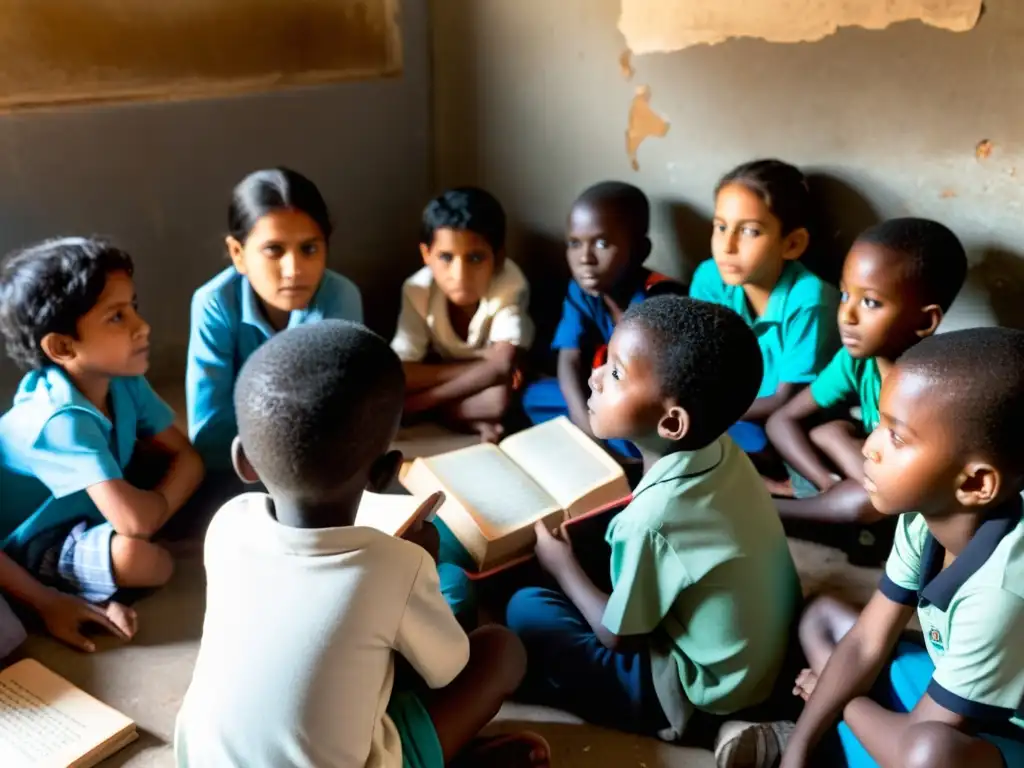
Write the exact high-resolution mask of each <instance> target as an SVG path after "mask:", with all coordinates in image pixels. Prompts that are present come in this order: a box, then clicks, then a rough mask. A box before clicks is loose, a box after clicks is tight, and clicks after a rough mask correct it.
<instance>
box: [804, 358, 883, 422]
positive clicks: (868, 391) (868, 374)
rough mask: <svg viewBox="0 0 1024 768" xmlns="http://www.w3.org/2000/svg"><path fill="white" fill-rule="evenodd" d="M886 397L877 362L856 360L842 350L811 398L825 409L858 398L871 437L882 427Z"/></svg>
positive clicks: (816, 383)
mask: <svg viewBox="0 0 1024 768" xmlns="http://www.w3.org/2000/svg"><path fill="white" fill-rule="evenodd" d="M881 394H882V374H881V373H880V372H879V370H878V363H877V362H875V358H873V357H867V358H863V359H854V358H852V357H850V353H849V352H847V351H846V350H845V349H841V350H839V351H838V352H837V353H836V356H835V357H833V358H832V361H831V362H830V363H829V364H828V365H827V366H825V370H823V371H822V372H821V373H820V374H818V378H816V379H815V380H814V381H813V382H811V397H813V398H814V402H816V403H817V404H818V405H820V406H821V407H822V408H831V407H832V406H835V405H841V404H842V403H844V402H846V401H848V400H853V399H854V398H858V399H859V400H860V419H861V421H862V422H863V423H864V431H865V432H867V433H868V434H870V433H871V431H872V430H874V428H875V427H877V426H878V399H879V397H880V396H881Z"/></svg>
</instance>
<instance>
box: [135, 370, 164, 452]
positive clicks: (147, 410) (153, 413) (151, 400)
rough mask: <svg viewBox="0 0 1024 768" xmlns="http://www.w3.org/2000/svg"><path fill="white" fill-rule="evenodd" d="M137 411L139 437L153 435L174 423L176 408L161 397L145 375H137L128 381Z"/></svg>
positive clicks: (137, 432)
mask: <svg viewBox="0 0 1024 768" xmlns="http://www.w3.org/2000/svg"><path fill="white" fill-rule="evenodd" d="M126 383H127V384H128V387H129V390H130V391H131V394H132V399H133V400H134V401H135V412H136V417H137V418H138V424H137V426H136V430H135V431H136V434H137V435H138V436H139V437H153V436H154V435H159V434H160V433H161V432H163V431H164V430H165V429H167V428H168V427H170V426H171V425H173V424H174V410H173V409H172V408H171V406H169V405H168V404H167V403H166V402H164V400H163V398H161V397H160V395H158V394H157V393H156V392H155V391H154V390H153V387H152V386H151V385H150V383H149V382H148V381H147V380H146V378H145V377H144V376H136V377H134V378H132V379H129V380H128V381H127V382H126Z"/></svg>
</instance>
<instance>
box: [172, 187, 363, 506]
mask: <svg viewBox="0 0 1024 768" xmlns="http://www.w3.org/2000/svg"><path fill="white" fill-rule="evenodd" d="M331 232H332V226H331V220H330V216H329V214H328V212H327V203H325V202H324V199H323V197H322V196H321V195H320V191H319V190H318V189H317V188H316V185H315V184H313V182H312V181H310V180H309V179H307V178H306V177H305V176H303V175H302V174H300V173H296V172H295V171H291V170H288V169H287V168H273V169H269V170H263V171H255V172H254V173H250V174H249V175H248V176H246V177H245V178H244V179H242V181H241V182H239V184H238V186H236V187H235V189H234V192H233V193H232V196H231V205H230V207H229V208H228V236H227V241H226V242H227V249H228V255H229V256H230V257H231V266H230V267H228V268H226V269H224V270H223V271H222V272H220V274H218V275H217V276H216V277H214V278H213V279H212V280H210V281H209V282H208V283H206V284H205V285H203V286H201V287H200V288H199V289H198V290H196V292H195V295H194V296H193V297H192V330H191V335H190V337H189V344H188V367H187V368H186V371H185V395H186V400H187V407H188V432H189V436H190V437H191V438H192V442H193V443H195V446H196V449H197V450H198V451H199V453H200V454H201V455H202V457H203V461H205V462H206V466H207V468H208V469H209V470H210V473H211V478H210V483H209V485H211V486H212V485H216V484H218V483H222V484H223V485H224V486H225V487H226V490H225V495H229V494H230V492H231V491H234V490H238V487H237V485H236V484H235V483H234V482H233V481H234V475H233V473H232V472H231V441H232V439H233V438H234V437H235V435H236V434H237V433H238V431H237V427H236V425H235V412H234V405H233V404H232V400H231V393H232V391H233V390H234V386H235V380H236V379H237V378H238V372H239V370H241V367H242V364H243V363H244V362H245V361H246V359H247V358H248V357H249V355H251V354H252V353H253V352H254V351H255V350H256V348H257V347H259V346H260V345H261V344H263V342H265V341H266V340H267V339H269V338H271V337H272V336H274V335H275V334H276V333H278V332H279V331H281V330H283V329H285V328H294V327H295V326H297V325H304V324H306V323H315V322H318V321H320V320H323V319H325V318H335V319H339V320H352V321H354V322H362V319H363V304H362V298H361V297H360V295H359V289H358V288H356V286H355V285H354V284H353V283H352V282H351V281H350V280H349V279H348V278H346V277H343V276H342V275H340V274H338V273H337V272H334V271H333V270H330V269H328V268H327V245H328V242H329V241H330V239H331ZM211 491H212V489H211ZM216 498H217V497H216V495H214V496H211V499H216ZM214 508H216V502H214Z"/></svg>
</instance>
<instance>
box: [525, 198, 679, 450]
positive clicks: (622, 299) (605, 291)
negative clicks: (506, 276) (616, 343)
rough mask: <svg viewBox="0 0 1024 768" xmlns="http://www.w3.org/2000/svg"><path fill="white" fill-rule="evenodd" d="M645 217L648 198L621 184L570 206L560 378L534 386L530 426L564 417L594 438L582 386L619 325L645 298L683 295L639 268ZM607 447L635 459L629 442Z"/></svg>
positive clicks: (558, 336)
mask: <svg viewBox="0 0 1024 768" xmlns="http://www.w3.org/2000/svg"><path fill="white" fill-rule="evenodd" d="M650 215H651V214H650V204H649V203H648V201H647V196H646V195H645V194H644V193H643V192H641V191H640V190H639V189H637V188H636V187H634V186H633V185H632V184H625V183H623V182H620V181H604V182H601V183H600V184H595V185H594V186H592V187H590V188H588V189H586V190H585V191H584V192H583V194H581V195H580V196H579V197H578V198H577V199H576V202H574V203H573V205H572V210H571V211H570V212H569V220H568V230H567V241H568V247H567V248H566V253H565V256H566V260H567V261H568V262H569V270H570V271H571V272H572V277H573V279H572V282H570V283H569V292H568V295H567V296H566V297H565V302H564V303H563V304H562V318H561V320H560V321H559V323H558V328H557V330H556V331H555V337H554V340H553V341H552V343H551V347H552V349H555V350H557V351H558V379H557V381H556V380H553V379H542V380H540V381H536V382H534V383H533V384H531V385H530V386H529V387H527V389H526V392H525V393H524V395H523V408H524V410H525V411H526V415H527V416H528V417H529V419H530V421H532V422H533V423H534V424H540V423H541V422H544V421H548V420H549V419H553V418H556V417H557V416H568V417H569V418H570V419H571V420H572V422H573V424H575V425H576V426H577V427H579V428H580V429H582V430H583V431H584V432H586V433H587V434H588V435H592V433H591V431H590V417H589V415H588V413H587V397H588V396H589V394H590V393H589V391H588V389H587V380H588V379H589V377H590V373H591V370H592V369H593V368H595V367H597V366H598V365H600V364H602V362H603V360H602V359H603V356H604V352H605V350H606V349H607V346H606V345H607V344H608V341H609V339H611V336H612V331H613V330H614V329H615V325H616V323H618V321H619V320H620V319H621V318H622V315H623V313H624V312H625V311H626V310H627V309H628V308H629V307H630V306H632V305H633V304H636V303H638V302H641V301H643V300H644V299H646V298H648V297H649V296H653V295H657V294H667V293H676V292H678V293H683V289H682V286H679V285H678V284H676V283H674V282H673V281H671V280H669V279H668V278H667V277H665V276H664V275H659V274H657V273H654V272H650V271H649V270H646V269H644V266H643V264H644V261H645V260H646V259H647V257H648V256H649V255H650V253H651V241H650V240H649V239H648V237H647V230H648V227H649V225H650ZM608 445H609V447H610V448H612V449H613V451H614V452H615V453H617V454H619V455H620V456H625V457H631V458H634V459H636V458H639V455H640V454H639V452H638V451H637V450H636V448H635V447H634V446H631V445H630V444H629V443H628V442H626V441H612V442H610V443H609V444H608Z"/></svg>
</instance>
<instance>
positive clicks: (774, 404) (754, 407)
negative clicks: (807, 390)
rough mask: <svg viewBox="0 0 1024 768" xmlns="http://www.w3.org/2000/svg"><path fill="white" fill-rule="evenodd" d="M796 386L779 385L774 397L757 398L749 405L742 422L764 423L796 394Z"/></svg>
mask: <svg viewBox="0 0 1024 768" xmlns="http://www.w3.org/2000/svg"><path fill="white" fill-rule="evenodd" d="M796 390H797V385H796V384H779V388H778V389H776V390H775V394H774V395H769V396H768V397H759V398H757V399H756V400H755V401H754V402H752V403H751V404H750V407H749V408H748V409H747V412H746V413H744V414H743V419H742V420H743V421H764V420H765V419H767V418H769V417H770V416H771V415H772V414H773V413H775V412H776V411H778V410H779V409H780V408H782V406H784V405H785V404H786V403H788V402H789V400H790V398H791V397H793V393H794V392H796Z"/></svg>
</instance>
